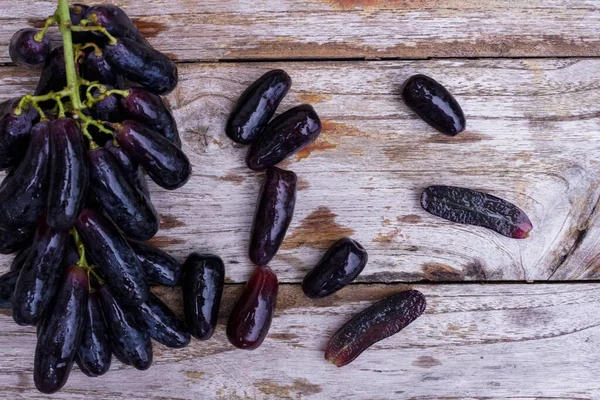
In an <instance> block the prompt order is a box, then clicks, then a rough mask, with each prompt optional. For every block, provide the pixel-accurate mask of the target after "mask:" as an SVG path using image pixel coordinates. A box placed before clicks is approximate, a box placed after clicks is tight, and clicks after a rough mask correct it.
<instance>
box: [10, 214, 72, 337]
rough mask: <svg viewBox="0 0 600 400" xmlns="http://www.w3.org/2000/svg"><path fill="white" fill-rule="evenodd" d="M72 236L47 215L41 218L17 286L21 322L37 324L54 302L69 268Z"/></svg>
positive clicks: (15, 313)
mask: <svg viewBox="0 0 600 400" xmlns="http://www.w3.org/2000/svg"><path fill="white" fill-rule="evenodd" d="M68 239H69V234H68V232H67V231H56V230H53V229H52V228H51V227H50V226H49V225H48V224H47V223H46V221H45V219H44V218H42V219H41V220H40V223H39V226H38V229H37V231H36V233H35V238H34V240H33V245H32V247H31V251H30V252H29V256H28V257H27V259H26V260H25V262H24V264H23V266H22V268H21V270H20V273H19V279H18V280H17V285H16V287H15V297H14V305H13V319H14V320H15V322H16V323H17V324H19V325H35V324H37V323H38V321H39V320H40V318H41V317H42V313H43V312H44V311H46V308H47V307H48V305H49V304H50V302H51V301H52V298H53V297H54V295H55V293H56V291H57V290H58V288H59V285H60V279H61V277H62V275H63V272H64V270H65V265H64V262H63V260H64V255H65V252H66V249H67V243H68Z"/></svg>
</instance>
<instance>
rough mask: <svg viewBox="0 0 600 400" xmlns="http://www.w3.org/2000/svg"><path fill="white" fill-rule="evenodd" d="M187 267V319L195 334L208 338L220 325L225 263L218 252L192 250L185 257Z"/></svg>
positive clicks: (184, 287) (185, 288)
mask: <svg viewBox="0 0 600 400" xmlns="http://www.w3.org/2000/svg"><path fill="white" fill-rule="evenodd" d="M183 268H184V279H183V285H182V286H183V287H182V291H183V310H184V312H185V322H186V324H187V326H188V328H189V330H190V332H191V334H192V335H194V337H195V338H197V339H200V340H208V339H210V338H211V337H212V335H213V333H214V332H215V328H216V326H217V318H218V316H219V307H220V305H221V296H222V294H223V285H224V283H225V266H224V265H223V261H222V260H221V259H220V258H219V257H217V256H213V255H210V254H198V253H192V254H190V255H189V256H188V258H187V259H186V260H185V264H184V266H183Z"/></svg>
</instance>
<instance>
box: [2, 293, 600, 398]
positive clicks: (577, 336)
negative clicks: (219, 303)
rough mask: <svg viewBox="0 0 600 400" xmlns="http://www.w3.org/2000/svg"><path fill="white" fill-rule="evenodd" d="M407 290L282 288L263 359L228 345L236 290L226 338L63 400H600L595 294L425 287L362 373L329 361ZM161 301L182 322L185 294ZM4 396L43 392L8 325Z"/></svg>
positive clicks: (28, 353)
mask: <svg viewBox="0 0 600 400" xmlns="http://www.w3.org/2000/svg"><path fill="white" fill-rule="evenodd" d="M405 288H406V287H405V286H402V285H395V286H381V285H353V286H352V287H351V288H347V289H344V290H343V291H341V292H338V293H337V294H335V295H334V296H332V297H331V298H329V299H324V300H322V301H318V302H313V301H310V300H308V299H307V298H305V297H304V296H303V295H302V293H301V291H300V289H299V287H298V286H297V285H283V286H282V287H281V288H280V289H281V292H280V298H279V307H278V311H277V314H276V316H275V318H274V320H273V325H272V328H271V331H270V333H269V336H267V339H266V340H265V342H264V344H263V346H262V347H260V348H259V349H258V350H256V351H253V352H246V351H240V350H235V349H234V348H233V347H232V346H231V345H230V344H229V343H228V341H227V338H226V337H225V333H224V324H225V322H226V316H227V314H228V313H229V310H230V309H231V305H232V301H233V299H234V298H235V296H236V295H237V294H238V293H239V291H240V289H241V287H240V286H239V285H237V286H236V287H228V289H227V292H226V296H225V299H224V303H223V312H222V318H221V321H220V324H219V327H218V330H217V332H216V334H215V337H214V338H213V339H212V340H210V341H208V342H202V343H201V342H199V341H193V342H192V344H191V345H190V346H189V347H188V348H186V349H182V350H170V349H166V348H164V347H162V346H158V345H157V346H155V361H154V365H153V366H152V367H151V368H150V369H149V370H148V371H144V372H140V371H135V370H134V369H132V368H130V367H124V366H123V365H122V364H120V363H119V362H114V365H113V367H112V369H111V371H110V372H109V373H108V374H107V375H105V376H104V377H100V378H95V379H90V378H87V377H85V376H84V375H83V374H81V373H79V371H76V370H74V371H73V373H72V375H71V378H70V380H69V382H68V384H67V386H66V387H65V389H64V390H63V391H62V392H61V393H60V398H61V399H80V398H85V399H117V398H130V399H167V398H168V399H193V398H196V399H200V398H202V399H237V398H244V399H245V398H248V399H300V398H302V399H366V398H368V399H390V398H396V399H408V398H411V399H441V398H452V399H464V398H486V399H505V398H509V397H510V398H520V399H541V398H544V399H547V398H555V399H567V398H569V399H571V398H573V399H596V398H598V396H599V395H600V384H599V383H598V380H597V379H596V377H597V376H598V374H599V373H600V363H598V359H599V358H600V354H599V351H598V343H599V341H600V316H599V314H598V312H597V309H598V302H599V301H600V295H599V292H598V290H597V288H596V286H595V285H593V284H558V285H556V284H555V285H543V284H536V285H438V286H427V285H417V286H414V288H416V289H419V290H422V291H423V292H424V293H425V295H426V297H427V301H428V308H427V310H426V312H425V314H424V315H423V316H422V317H421V318H419V319H418V320H416V321H415V322H414V323H413V324H411V325H410V326H408V327H407V328H406V329H405V330H404V331H403V332H401V333H400V334H398V335H396V336H394V337H392V338H388V339H386V340H385V341H382V342H380V343H378V344H376V345H375V346H373V347H372V348H371V349H370V350H369V351H368V352H365V353H364V354H362V355H361V356H360V357H359V358H358V359H357V360H356V361H355V362H353V363H352V364H350V365H348V366H346V367H344V368H341V369H337V368H335V367H334V366H332V365H331V364H328V363H326V362H325V361H324V360H323V349H324V347H325V345H326V343H327V341H328V339H329V337H330V336H331V334H333V332H335V330H336V329H338V328H339V327H340V326H341V325H342V324H343V323H344V322H345V321H346V320H348V319H349V318H350V317H351V316H352V315H353V314H355V313H356V312H358V311H359V310H362V309H364V308H365V307H367V306H368V305H369V304H371V303H372V302H373V301H376V300H378V299H380V298H382V297H384V296H387V295H389V294H392V293H395V292H397V291H399V290H403V289H405ZM160 295H161V297H163V298H166V299H168V300H169V303H170V304H171V305H173V306H174V307H175V308H176V309H177V310H179V311H180V309H181V304H180V303H181V302H180V299H179V296H178V294H177V293H176V291H172V290H168V291H167V290H162V291H161V293H160ZM0 332H2V334H1V335H0V347H1V348H2V349H3V350H2V353H3V354H2V358H1V359H0V386H1V387H2V388H3V389H2V390H3V391H2V394H3V396H4V397H6V398H11V399H42V398H46V397H45V396H42V395H40V394H39V393H37V392H36V391H35V389H32V387H33V382H32V378H31V374H32V362H33V351H34V348H35V334H34V329H33V328H26V327H19V326H17V325H15V324H14V323H13V322H12V319H11V318H10V316H8V315H0Z"/></svg>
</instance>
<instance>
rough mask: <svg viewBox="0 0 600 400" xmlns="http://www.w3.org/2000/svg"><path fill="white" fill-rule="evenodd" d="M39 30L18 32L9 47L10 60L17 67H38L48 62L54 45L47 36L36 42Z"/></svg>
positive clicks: (29, 29)
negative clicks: (47, 59)
mask: <svg viewBox="0 0 600 400" xmlns="http://www.w3.org/2000/svg"><path fill="white" fill-rule="evenodd" d="M38 32H39V31H38V30H37V29H32V28H25V29H21V30H19V31H17V32H16V33H15V34H14V35H13V36H12V38H11V39H10V43H9V45H8V52H9V54H10V59H11V60H12V61H13V62H14V63H15V64H17V65H21V66H24V67H37V66H38V65H41V64H43V63H44V61H46V58H48V55H49V54H50V50H52V43H51V42H50V39H48V37H47V36H44V37H43V38H42V39H41V40H39V41H38V40H36V38H35V36H36V34H37V33H38Z"/></svg>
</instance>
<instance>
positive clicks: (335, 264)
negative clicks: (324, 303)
mask: <svg viewBox="0 0 600 400" xmlns="http://www.w3.org/2000/svg"><path fill="white" fill-rule="evenodd" d="M367 260H368V256H367V251H366V250H365V249H364V247H362V246H361V245H360V243H358V242H357V241H355V240H352V239H350V238H342V239H340V240H338V241H337V242H335V243H334V244H333V245H332V246H331V247H330V248H329V250H327V252H326V253H325V255H323V257H322V258H321V260H320V261H319V263H318V264H317V266H316V267H315V268H313V269H312V270H311V271H310V272H309V273H308V274H306V276H305V277H304V280H303V281H302V290H303V291H304V294H305V295H306V296H308V297H310V298H311V299H320V298H323V297H326V296H329V295H331V294H333V293H335V292H337V291H338V290H340V289H342V288H343V287H344V286H346V285H348V284H350V282H352V281H353V280H354V279H356V277H357V276H358V275H359V274H360V273H361V272H362V270H363V269H364V268H365V265H367Z"/></svg>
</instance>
